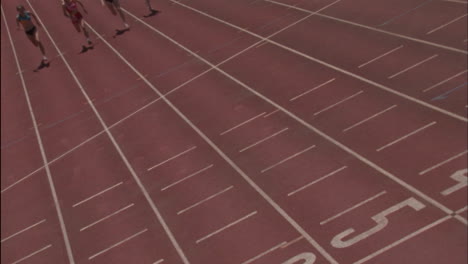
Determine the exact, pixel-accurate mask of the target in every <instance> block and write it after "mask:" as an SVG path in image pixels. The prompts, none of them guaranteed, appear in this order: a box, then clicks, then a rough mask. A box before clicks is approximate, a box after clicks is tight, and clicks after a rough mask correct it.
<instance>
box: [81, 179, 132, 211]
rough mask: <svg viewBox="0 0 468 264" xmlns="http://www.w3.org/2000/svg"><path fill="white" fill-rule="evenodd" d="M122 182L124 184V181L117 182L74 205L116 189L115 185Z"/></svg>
mask: <svg viewBox="0 0 468 264" xmlns="http://www.w3.org/2000/svg"><path fill="white" fill-rule="evenodd" d="M121 184H123V182H119V183H117V184H115V185H112V186H111V187H109V188H107V189H104V190H102V191H100V192H98V193H96V194H94V195H91V196H90V197H88V198H86V199H84V200H82V201H81V202H78V203H76V204H74V205H73V206H72V207H76V206H78V205H80V204H83V203H85V202H87V201H89V200H91V199H93V198H95V197H97V196H99V195H101V194H103V193H105V192H108V191H110V190H112V189H114V188H115V187H117V186H119V185H121Z"/></svg>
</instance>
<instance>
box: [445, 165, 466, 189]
mask: <svg viewBox="0 0 468 264" xmlns="http://www.w3.org/2000/svg"><path fill="white" fill-rule="evenodd" d="M450 178H452V179H454V180H455V181H457V182H458V183H457V184H456V185H454V186H452V187H450V188H448V189H447V190H445V191H443V192H441V194H443V195H444V196H447V195H449V194H452V193H454V192H456V191H458V190H460V189H462V188H465V187H466V186H467V185H468V169H463V170H459V171H457V172H455V173H454V174H452V176H450Z"/></svg>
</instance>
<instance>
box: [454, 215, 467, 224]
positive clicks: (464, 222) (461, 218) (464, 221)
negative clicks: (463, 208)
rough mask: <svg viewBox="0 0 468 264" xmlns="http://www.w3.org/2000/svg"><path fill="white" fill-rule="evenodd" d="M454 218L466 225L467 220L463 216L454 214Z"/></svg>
mask: <svg viewBox="0 0 468 264" xmlns="http://www.w3.org/2000/svg"><path fill="white" fill-rule="evenodd" d="M454 218H455V219H457V220H458V221H460V222H462V223H463V224H465V225H468V220H466V219H465V218H463V217H461V216H459V215H456V216H454Z"/></svg>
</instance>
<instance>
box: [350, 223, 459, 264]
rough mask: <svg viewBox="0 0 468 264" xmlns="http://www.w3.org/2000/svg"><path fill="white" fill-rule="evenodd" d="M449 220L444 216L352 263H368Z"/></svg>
mask: <svg viewBox="0 0 468 264" xmlns="http://www.w3.org/2000/svg"><path fill="white" fill-rule="evenodd" d="M450 218H451V217H450V216H449V215H448V216H445V217H443V218H441V219H439V220H437V221H435V222H434V223H432V224H429V225H427V226H425V227H423V228H421V229H419V230H417V231H416V232H413V233H411V234H410V235H408V236H406V237H404V238H402V239H399V240H397V241H395V242H393V243H392V244H390V245H388V246H386V247H384V248H382V249H380V250H378V251H376V252H374V253H372V254H370V255H369V256H367V257H365V258H363V259H361V260H359V261H356V262H354V264H362V263H364V262H366V261H368V260H370V259H373V258H375V257H376V256H378V255H380V254H382V253H384V252H386V251H388V250H390V249H392V248H394V247H396V246H398V245H399V244H401V243H403V242H405V241H407V240H409V239H411V238H413V237H415V236H417V235H419V234H421V233H423V232H424V231H427V230H429V229H431V228H433V227H435V226H437V225H439V224H441V223H443V222H445V221H447V220H449V219H450Z"/></svg>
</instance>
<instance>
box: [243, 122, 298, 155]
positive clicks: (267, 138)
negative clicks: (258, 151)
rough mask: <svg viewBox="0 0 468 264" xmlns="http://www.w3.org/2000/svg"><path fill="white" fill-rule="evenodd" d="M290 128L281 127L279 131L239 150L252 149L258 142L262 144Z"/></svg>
mask: <svg viewBox="0 0 468 264" xmlns="http://www.w3.org/2000/svg"><path fill="white" fill-rule="evenodd" d="M288 129H289V128H288V127H286V128H283V129H281V130H280V131H277V132H275V133H273V134H272V135H269V136H268V137H266V138H264V139H261V140H259V141H257V142H255V143H253V144H251V145H249V146H247V147H245V148H243V149H241V150H239V152H244V151H246V150H248V149H250V148H253V147H255V146H257V145H258V144H261V143H263V142H265V141H267V140H269V139H272V138H274V137H276V136H277V135H279V134H281V133H283V132H284V131H286V130H288Z"/></svg>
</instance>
